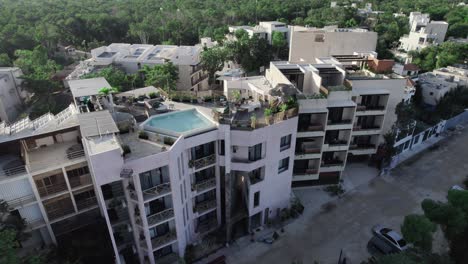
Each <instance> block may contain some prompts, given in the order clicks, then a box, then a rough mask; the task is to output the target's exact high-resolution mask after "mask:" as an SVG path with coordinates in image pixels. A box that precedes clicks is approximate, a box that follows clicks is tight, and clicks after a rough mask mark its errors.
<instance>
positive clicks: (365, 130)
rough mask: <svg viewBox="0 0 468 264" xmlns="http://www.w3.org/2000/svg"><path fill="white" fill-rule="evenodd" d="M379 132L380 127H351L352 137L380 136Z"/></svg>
mask: <svg viewBox="0 0 468 264" xmlns="http://www.w3.org/2000/svg"><path fill="white" fill-rule="evenodd" d="M380 130H381V127H380V126H360V125H355V126H354V127H353V136H365V135H373V134H380Z"/></svg>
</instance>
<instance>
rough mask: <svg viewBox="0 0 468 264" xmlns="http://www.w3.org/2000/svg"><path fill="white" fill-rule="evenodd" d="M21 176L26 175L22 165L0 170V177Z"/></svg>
mask: <svg viewBox="0 0 468 264" xmlns="http://www.w3.org/2000/svg"><path fill="white" fill-rule="evenodd" d="M21 174H26V167H25V166H24V165H20V166H16V167H11V168H3V169H1V170H0V176H6V177H10V176H17V175H21Z"/></svg>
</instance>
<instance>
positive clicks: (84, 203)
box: [75, 197, 97, 211]
mask: <svg viewBox="0 0 468 264" xmlns="http://www.w3.org/2000/svg"><path fill="white" fill-rule="evenodd" d="M75 203H76V207H77V208H78V211H81V210H84V209H87V208H90V207H93V206H97V199H96V197H89V198H86V199H82V200H76V201H75Z"/></svg>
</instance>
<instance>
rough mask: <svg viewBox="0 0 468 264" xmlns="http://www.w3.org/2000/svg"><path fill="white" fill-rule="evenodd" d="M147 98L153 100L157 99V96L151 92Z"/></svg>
mask: <svg viewBox="0 0 468 264" xmlns="http://www.w3.org/2000/svg"><path fill="white" fill-rule="evenodd" d="M148 97H149V98H150V99H154V98H156V97H158V95H157V94H156V93H155V92H151V93H149V94H148Z"/></svg>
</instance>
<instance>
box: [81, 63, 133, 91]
mask: <svg viewBox="0 0 468 264" xmlns="http://www.w3.org/2000/svg"><path fill="white" fill-rule="evenodd" d="M96 77H104V78H105V79H106V80H107V81H108V82H109V84H110V85H111V86H112V87H116V88H117V89H118V90H119V91H127V90H130V89H132V88H135V85H138V84H141V81H140V80H139V78H138V75H137V74H126V73H125V72H124V71H122V70H120V69H119V68H116V67H114V66H109V67H106V68H104V69H101V70H100V71H98V72H96V73H90V74H86V75H84V76H82V77H81V78H82V79H89V78H96Z"/></svg>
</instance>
